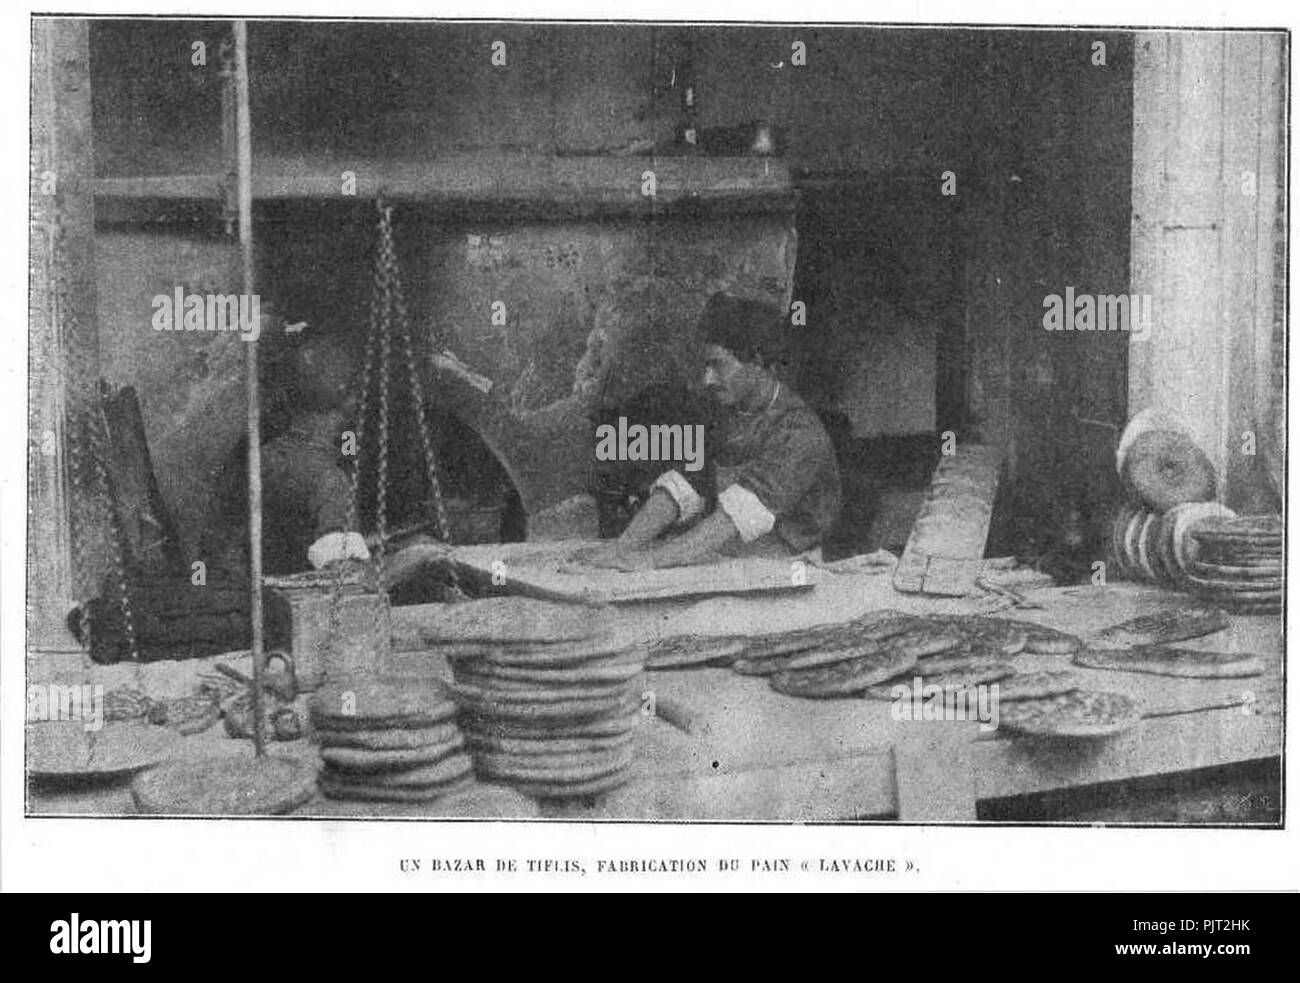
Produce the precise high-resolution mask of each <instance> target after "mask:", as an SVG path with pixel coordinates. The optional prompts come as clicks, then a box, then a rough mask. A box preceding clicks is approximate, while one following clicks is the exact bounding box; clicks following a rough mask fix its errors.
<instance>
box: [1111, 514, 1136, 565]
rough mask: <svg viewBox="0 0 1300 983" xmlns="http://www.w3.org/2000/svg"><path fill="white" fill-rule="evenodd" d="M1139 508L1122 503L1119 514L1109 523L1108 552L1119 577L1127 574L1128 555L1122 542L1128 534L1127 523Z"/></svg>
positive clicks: (1131, 520)
mask: <svg viewBox="0 0 1300 983" xmlns="http://www.w3.org/2000/svg"><path fill="white" fill-rule="evenodd" d="M1140 511H1141V510H1140V509H1138V508H1137V506H1135V505H1132V504H1128V503H1126V504H1124V505H1122V506H1121V507H1120V510H1119V514H1118V515H1116V516H1115V521H1114V522H1113V523H1112V524H1111V536H1110V552H1111V558H1112V559H1113V560H1114V562H1115V565H1116V567H1118V570H1117V571H1116V573H1117V575H1118V576H1119V577H1125V576H1128V574H1129V569H1128V557H1127V556H1126V555H1125V549H1124V543H1125V539H1126V537H1127V536H1128V527H1129V524H1130V523H1132V522H1133V519H1134V517H1135V516H1137V515H1138V514H1139V513H1140Z"/></svg>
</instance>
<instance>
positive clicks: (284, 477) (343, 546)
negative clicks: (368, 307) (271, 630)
mask: <svg viewBox="0 0 1300 983" xmlns="http://www.w3.org/2000/svg"><path fill="white" fill-rule="evenodd" d="M283 364H284V368H285V369H286V370H287V371H284V372H283V373H282V374H281V376H280V378H278V379H277V380H275V384H274V387H273V388H272V389H271V391H270V392H268V394H267V397H268V403H269V404H270V405H269V406H268V418H269V419H268V423H269V424H270V428H274V430H275V431H277V432H274V433H273V434H272V435H270V436H269V439H268V440H266V441H265V442H264V443H263V444H262V515H263V518H262V530H263V533H262V535H263V543H262V558H263V560H262V562H263V568H264V570H265V572H266V573H268V574H271V575H276V574H287V573H296V572H298V571H302V570H307V569H310V568H320V567H323V566H327V565H329V564H331V563H336V562H339V561H345V560H366V559H368V558H369V551H368V549H367V547H366V543H365V540H364V538H363V537H362V536H361V534H360V533H358V532H356V531H353V530H349V529H348V509H349V505H350V502H351V491H352V483H351V478H350V477H349V475H348V472H347V471H346V470H345V469H344V461H345V460H346V459H345V457H344V456H343V453H342V448H343V441H342V435H343V431H344V427H345V425H347V423H348V420H349V418H350V416H351V414H352V413H353V411H354V409H355V399H354V397H353V395H352V392H351V382H352V376H353V372H354V367H355V362H354V359H353V356H352V353H351V352H349V351H348V349H347V348H346V347H345V346H344V345H343V344H341V343H340V342H338V341H335V340H333V339H330V338H328V337H324V336H317V337H311V338H309V339H308V340H307V341H305V342H304V343H302V344H299V345H296V346H295V347H293V348H291V349H290V350H289V351H288V352H287V353H286V356H285V358H284V363H283ZM277 411H278V413H277ZM277 415H280V416H282V419H278V420H277V419H276V417H277ZM270 428H269V429H270ZM247 453H248V450H247V442H246V441H241V442H240V445H239V446H238V447H237V448H236V449H235V452H234V453H233V454H232V456H231V459H230V461H229V463H228V464H227V466H226V468H225V470H224V471H223V473H222V475H221V477H220V478H219V480H218V484H217V491H216V496H215V499H216V501H215V505H216V507H215V509H214V514H213V518H212V521H211V522H210V524H209V527H208V530H207V533H206V534H205V536H204V547H205V551H206V552H207V553H208V556H209V561H208V562H209V565H210V566H212V565H215V566H216V567H218V568H220V569H222V570H223V571H226V572H229V573H231V574H233V575H235V576H240V575H242V574H243V573H245V572H246V571H247V569H248V490H247V489H248V486H247V481H248V479H247V475H248V468H247V463H248V461H247Z"/></svg>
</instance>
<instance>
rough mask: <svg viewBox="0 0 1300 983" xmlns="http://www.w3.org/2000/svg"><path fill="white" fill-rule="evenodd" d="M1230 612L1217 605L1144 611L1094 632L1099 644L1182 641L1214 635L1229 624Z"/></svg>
mask: <svg viewBox="0 0 1300 983" xmlns="http://www.w3.org/2000/svg"><path fill="white" fill-rule="evenodd" d="M1228 623H1229V622H1228V616H1227V615H1226V614H1224V612H1223V611H1221V610H1219V609H1218V608H1211V607H1182V608H1175V609H1171V610H1168V611H1161V612H1159V613H1157V614H1145V615H1140V616H1139V617H1136V618H1130V619H1129V620H1128V621H1123V622H1120V623H1119V624H1117V625H1111V626H1110V627H1109V628H1104V629H1102V630H1101V631H1099V632H1097V633H1096V635H1094V636H1093V638H1092V639H1091V642H1092V644H1093V645H1095V646H1096V647H1097V648H1133V647H1134V646H1136V645H1155V644H1160V643H1163V642H1181V641H1184V640H1186V639H1189V638H1199V637H1201V636H1202V635H1211V634H1213V633H1215V632H1218V631H1223V629H1225V628H1227V627H1228Z"/></svg>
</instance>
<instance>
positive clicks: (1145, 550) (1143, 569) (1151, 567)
mask: <svg viewBox="0 0 1300 983" xmlns="http://www.w3.org/2000/svg"><path fill="white" fill-rule="evenodd" d="M1159 531H1160V513H1158V512H1148V513H1147V516H1146V518H1145V519H1144V520H1143V521H1142V527H1141V528H1140V529H1139V530H1138V537H1137V561H1138V562H1137V566H1138V572H1139V573H1140V574H1141V575H1142V576H1143V577H1144V578H1145V579H1146V580H1150V581H1156V580H1159V579H1160V574H1159V573H1157V572H1156V553H1155V537H1156V534H1157V533H1158V532H1159Z"/></svg>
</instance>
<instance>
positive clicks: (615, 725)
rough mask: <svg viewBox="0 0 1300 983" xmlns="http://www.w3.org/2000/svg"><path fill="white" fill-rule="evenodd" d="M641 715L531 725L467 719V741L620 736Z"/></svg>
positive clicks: (519, 722)
mask: <svg viewBox="0 0 1300 983" xmlns="http://www.w3.org/2000/svg"><path fill="white" fill-rule="evenodd" d="M641 716H642V715H641V712H640V710H639V709H638V710H637V711H635V712H631V713H625V714H622V715H619V716H611V717H598V718H595V719H592V720H582V721H577V720H564V721H543V722H541V723H530V722H528V721H523V720H504V719H495V720H486V719H482V718H474V717H468V718H466V720H465V724H464V728H465V738H466V740H468V741H469V742H470V743H471V744H481V743H483V742H485V741H492V740H496V739H511V740H524V741H550V740H564V739H575V738H602V737H621V736H623V735H625V734H630V733H632V732H633V731H634V730H635V729H636V728H637V726H638V725H639V724H640V722H641Z"/></svg>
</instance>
